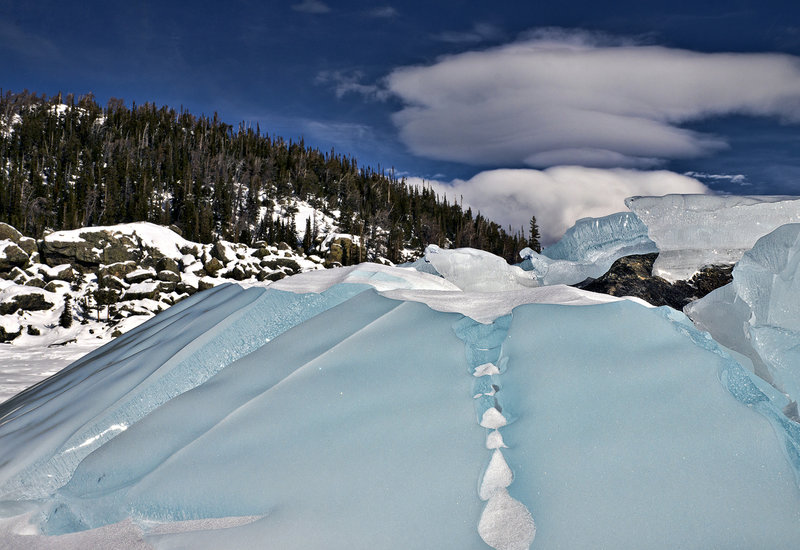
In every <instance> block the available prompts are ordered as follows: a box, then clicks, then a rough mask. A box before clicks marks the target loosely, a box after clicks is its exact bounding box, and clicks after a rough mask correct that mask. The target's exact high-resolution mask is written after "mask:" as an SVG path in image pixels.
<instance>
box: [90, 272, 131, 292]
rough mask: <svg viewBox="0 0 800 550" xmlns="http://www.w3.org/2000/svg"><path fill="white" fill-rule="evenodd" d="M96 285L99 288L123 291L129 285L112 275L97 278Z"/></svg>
mask: <svg viewBox="0 0 800 550" xmlns="http://www.w3.org/2000/svg"><path fill="white" fill-rule="evenodd" d="M97 283H98V285H99V286H100V287H101V288H110V289H112V290H125V289H126V288H128V287H129V286H130V285H128V284H126V283H125V281H123V280H122V279H120V278H119V277H115V276H114V275H106V276H105V277H98V278H97Z"/></svg>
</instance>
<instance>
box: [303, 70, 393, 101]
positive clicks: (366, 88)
mask: <svg viewBox="0 0 800 550" xmlns="http://www.w3.org/2000/svg"><path fill="white" fill-rule="evenodd" d="M363 79H364V73H362V72H361V71H359V70H354V71H340V70H336V71H329V70H325V71H320V72H319V73H318V74H317V76H316V77H315V78H314V83H315V84H322V85H330V86H332V87H333V89H334V91H335V92H336V97H337V98H339V99H341V98H342V97H344V96H345V95H347V94H349V93H355V94H361V95H363V96H364V97H365V98H367V99H371V100H376V101H384V100H386V99H387V98H388V97H389V95H390V93H389V91H388V90H386V88H383V87H381V86H378V85H376V84H364V83H363Z"/></svg>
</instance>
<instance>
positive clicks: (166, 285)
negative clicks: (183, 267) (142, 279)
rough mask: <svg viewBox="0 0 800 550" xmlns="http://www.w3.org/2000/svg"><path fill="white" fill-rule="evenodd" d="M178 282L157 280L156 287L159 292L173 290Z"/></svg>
mask: <svg viewBox="0 0 800 550" xmlns="http://www.w3.org/2000/svg"><path fill="white" fill-rule="evenodd" d="M177 286H178V283H176V282H175V281H159V283H158V288H159V290H160V291H161V292H167V293H169V292H174V291H175V289H176V288H177Z"/></svg>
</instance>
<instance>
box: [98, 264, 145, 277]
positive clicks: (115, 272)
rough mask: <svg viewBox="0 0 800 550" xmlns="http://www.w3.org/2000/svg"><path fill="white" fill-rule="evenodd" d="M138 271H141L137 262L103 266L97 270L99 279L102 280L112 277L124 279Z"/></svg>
mask: <svg viewBox="0 0 800 550" xmlns="http://www.w3.org/2000/svg"><path fill="white" fill-rule="evenodd" d="M137 269H139V267H138V266H137V265H136V262H118V263H114V264H109V265H104V266H102V267H101V268H100V269H98V270H97V277H98V278H100V279H102V278H103V277H106V276H109V275H111V276H114V277H119V278H120V279H124V278H125V275H127V274H128V273H130V272H132V271H136V270H137Z"/></svg>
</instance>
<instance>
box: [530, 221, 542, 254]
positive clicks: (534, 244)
mask: <svg viewBox="0 0 800 550" xmlns="http://www.w3.org/2000/svg"><path fill="white" fill-rule="evenodd" d="M539 237H540V235H539V226H538V225H536V216H531V227H530V236H529V237H528V247H530V248H531V250H534V251H536V252H541V251H542V245H541V244H540V243H539Z"/></svg>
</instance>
